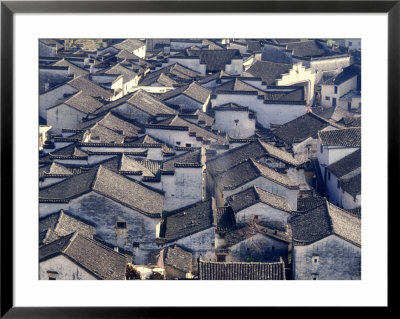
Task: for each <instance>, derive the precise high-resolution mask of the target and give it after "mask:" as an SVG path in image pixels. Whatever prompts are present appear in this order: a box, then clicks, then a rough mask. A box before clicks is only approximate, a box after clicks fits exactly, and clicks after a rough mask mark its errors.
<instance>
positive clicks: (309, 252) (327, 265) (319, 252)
mask: <svg viewBox="0 0 400 319" xmlns="http://www.w3.org/2000/svg"><path fill="white" fill-rule="evenodd" d="M293 251H294V252H293V272H294V279H295V280H311V279H312V274H318V280H320V279H322V280H360V279H361V249H360V248H359V247H357V246H355V245H353V244H350V243H349V242H347V241H345V240H343V239H341V238H339V237H337V236H335V235H330V236H328V237H326V238H324V239H321V240H319V241H317V242H315V243H313V244H310V245H307V246H294V249H293ZM313 256H318V258H319V261H318V262H317V263H315V262H314V260H313V258H312V257H313Z"/></svg>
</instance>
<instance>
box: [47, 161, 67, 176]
mask: <svg viewBox="0 0 400 319" xmlns="http://www.w3.org/2000/svg"><path fill="white" fill-rule="evenodd" d="M48 174H52V175H72V174H73V172H72V171H71V170H70V169H69V168H68V167H65V166H64V165H61V164H59V163H56V162H53V163H52V164H51V166H50V169H49V172H48Z"/></svg>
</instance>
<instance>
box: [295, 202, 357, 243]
mask: <svg viewBox="0 0 400 319" xmlns="http://www.w3.org/2000/svg"><path fill="white" fill-rule="evenodd" d="M291 225H292V234H293V240H294V243H295V244H297V245H308V244H311V243H313V242H316V241H318V240H320V239H323V238H325V237H327V236H330V235H332V234H335V235H337V236H339V237H341V238H343V239H345V240H347V241H349V242H351V243H353V244H354V245H356V246H361V220H360V218H358V217H356V216H354V215H352V214H350V213H349V212H347V211H345V210H342V209H340V208H339V207H336V206H334V205H332V204H331V203H329V202H328V201H325V203H324V204H321V205H320V206H317V207H315V208H312V209H311V210H309V211H307V212H305V213H303V214H301V215H299V216H296V217H294V218H293V219H292V221H291Z"/></svg>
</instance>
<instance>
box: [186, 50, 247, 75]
mask: <svg viewBox="0 0 400 319" xmlns="http://www.w3.org/2000/svg"><path fill="white" fill-rule="evenodd" d="M186 51H187V54H188V56H197V57H199V58H200V63H204V64H206V72H218V71H221V70H225V65H226V64H230V63H231V61H232V59H242V58H243V57H242V55H241V54H240V51H239V50H237V49H231V50H186Z"/></svg>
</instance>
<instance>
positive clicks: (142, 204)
mask: <svg viewBox="0 0 400 319" xmlns="http://www.w3.org/2000/svg"><path fill="white" fill-rule="evenodd" d="M90 191H95V192H97V193H99V194H101V195H103V196H105V197H108V198H110V199H112V200H114V201H116V202H118V203H120V204H122V205H125V206H127V207H129V208H132V209H134V210H137V211H139V212H141V213H143V214H145V215H149V216H152V217H159V216H160V215H161V212H162V209H163V205H164V195H162V194H161V193H160V192H156V191H154V190H151V189H149V188H147V187H146V186H143V185H142V184H140V183H138V182H135V181H132V180H130V179H129V178H125V177H123V176H121V175H120V174H118V173H115V172H113V171H111V170H109V169H108V168H105V167H104V166H103V165H100V166H98V167H95V168H93V169H91V170H89V171H87V172H84V173H82V174H79V175H74V176H72V177H70V178H69V179H66V180H64V181H62V182H60V183H58V184H53V185H51V186H49V187H47V188H43V189H41V190H40V191H39V200H42V201H43V200H44V201H50V202H51V201H58V200H65V201H69V200H70V199H72V198H75V197H78V196H81V195H83V194H85V193H88V192H90Z"/></svg>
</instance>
